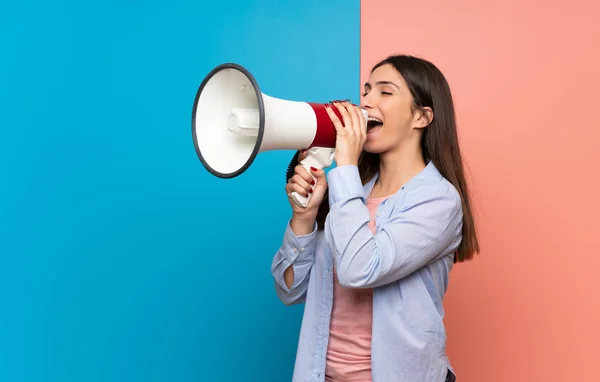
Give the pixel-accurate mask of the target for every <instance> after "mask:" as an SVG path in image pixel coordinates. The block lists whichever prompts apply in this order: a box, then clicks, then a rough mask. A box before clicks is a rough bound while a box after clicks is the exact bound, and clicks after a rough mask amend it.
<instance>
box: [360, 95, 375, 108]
mask: <svg viewBox="0 0 600 382" xmlns="http://www.w3.org/2000/svg"><path fill="white" fill-rule="evenodd" d="M370 94H371V93H370V92H369V93H368V94H367V95H365V96H364V97H362V99H361V100H360V107H362V108H363V109H367V110H368V109H372V108H373V106H374V104H373V100H372V98H370Z"/></svg>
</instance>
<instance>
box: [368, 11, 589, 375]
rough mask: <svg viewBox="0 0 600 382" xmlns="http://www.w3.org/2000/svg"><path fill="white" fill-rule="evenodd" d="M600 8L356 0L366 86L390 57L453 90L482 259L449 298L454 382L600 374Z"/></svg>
mask: <svg viewBox="0 0 600 382" xmlns="http://www.w3.org/2000/svg"><path fill="white" fill-rule="evenodd" d="M599 15H600V5H598V3H597V2H594V1H592V0H588V1H584V0H570V1H566V0H563V1H554V2H542V1H539V2H537V4H536V3H534V2H531V1H529V2H528V1H524V2H517V1H486V2H476V1H465V0H456V1H451V2H449V1H425V2H418V1H410V2H409V1H385V0H364V1H362V5H361V18H362V20H361V28H362V35H361V67H362V69H361V75H362V79H361V80H362V82H364V81H365V80H366V78H367V76H368V71H369V69H370V67H371V66H372V65H373V64H374V63H375V62H376V61H378V60H379V59H381V58H383V57H385V56H386V55H388V54H390V53H394V52H401V53H410V54H414V55H418V56H422V57H425V58H427V59H430V60H432V61H433V62H434V63H435V64H436V65H438V66H439V67H440V69H442V71H443V72H444V73H445V74H446V76H447V78H448V80H449V82H450V85H451V87H452V89H453V92H454V95H455V99H456V106H457V114H458V122H459V129H460V136H461V142H462V147H463V150H464V153H465V156H466V161H467V163H468V167H469V171H470V178H471V185H472V188H473V193H474V194H475V204H476V211H477V214H478V221H479V234H480V239H481V244H482V253H481V255H480V256H478V257H476V259H475V260H474V261H472V262H470V263H466V264H459V265H457V266H456V267H455V268H454V271H453V272H452V276H451V282H450V290H449V292H448V294H447V297H446V309H447V310H446V312H447V316H446V324H447V329H448V352H449V356H450V358H451V361H452V363H453V365H454V366H455V368H456V371H457V374H458V380H459V381H460V382H505V381H511V382H517V381H527V382H537V381H569V382H571V381H573V382H575V381H577V382H588V381H589V382H592V381H600V369H598V365H600V329H599V327H600V317H599V316H600V296H599V293H600V276H599V275H598V273H599V272H600V250H599V248H600V241H599V240H600V202H599V200H600V187H599V186H600V181H599V179H600V158H599V153H600V114H599V112H600V75H599V74H598V73H600V16H599Z"/></svg>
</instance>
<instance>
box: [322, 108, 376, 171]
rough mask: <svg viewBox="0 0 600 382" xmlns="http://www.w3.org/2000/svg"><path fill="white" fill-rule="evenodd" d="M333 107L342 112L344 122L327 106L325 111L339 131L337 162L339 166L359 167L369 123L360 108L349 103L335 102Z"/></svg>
mask: <svg viewBox="0 0 600 382" xmlns="http://www.w3.org/2000/svg"><path fill="white" fill-rule="evenodd" d="M333 107H336V108H337V109H338V110H339V111H340V114H341V116H342V121H343V124H342V121H340V119H339V118H338V117H337V115H336V114H335V112H334V111H333V110H332V109H331V106H329V105H326V107H325V110H327V113H328V114H329V118H331V121H332V122H333V126H335V129H336V131H337V139H336V145H335V162H336V163H337V165H338V166H343V165H355V166H357V165H358V159H359V158H360V155H361V154H362V151H363V146H364V144H365V141H366V140H367V121H366V120H365V117H364V116H363V114H362V111H361V110H360V107H358V106H355V105H351V104H349V103H348V102H334V103H333Z"/></svg>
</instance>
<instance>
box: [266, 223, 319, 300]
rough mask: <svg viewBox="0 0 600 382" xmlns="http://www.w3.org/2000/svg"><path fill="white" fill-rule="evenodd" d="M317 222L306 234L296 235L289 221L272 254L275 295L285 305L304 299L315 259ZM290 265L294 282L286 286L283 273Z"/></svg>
mask: <svg viewBox="0 0 600 382" xmlns="http://www.w3.org/2000/svg"><path fill="white" fill-rule="evenodd" d="M316 235H317V224H316V222H315V225H314V227H313V231H312V232H311V233H309V234H308V235H301V236H296V235H295V234H294V232H293V231H292V228H291V226H290V222H289V221H288V224H287V227H286V229H285V232H284V235H283V243H282V244H281V246H280V247H279V249H278V250H277V252H276V253H275V256H273V261H272V263H271V273H272V275H273V278H274V279H275V290H276V292H277V296H278V297H279V299H280V300H281V301H282V302H283V303H284V304H285V305H293V304H297V303H301V302H304V301H305V297H306V290H307V288H308V280H309V277H310V271H311V269H312V265H313V263H314V260H315V249H316ZM290 266H292V269H293V270H294V282H293V283H292V286H291V287H290V288H288V286H287V285H286V283H285V279H284V273H285V270H286V269H287V268H289V267H290Z"/></svg>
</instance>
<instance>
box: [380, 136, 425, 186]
mask: <svg viewBox="0 0 600 382" xmlns="http://www.w3.org/2000/svg"><path fill="white" fill-rule="evenodd" d="M407 143H408V142H407ZM404 146H405V147H400V148H399V149H398V150H395V151H391V152H386V153H381V154H380V159H379V177H378V179H377V182H376V183H375V186H374V189H373V194H375V195H374V197H375V196H385V195H391V194H393V193H395V192H397V191H398V190H399V189H400V188H401V187H402V186H403V185H404V184H406V183H407V182H408V181H409V180H411V179H412V178H413V177H414V176H415V175H417V174H418V173H419V172H421V171H423V169H424V168H425V166H426V164H425V161H424V160H423V152H422V150H421V145H419V144H417V145H415V144H411V145H409V144H406V145H404Z"/></svg>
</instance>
